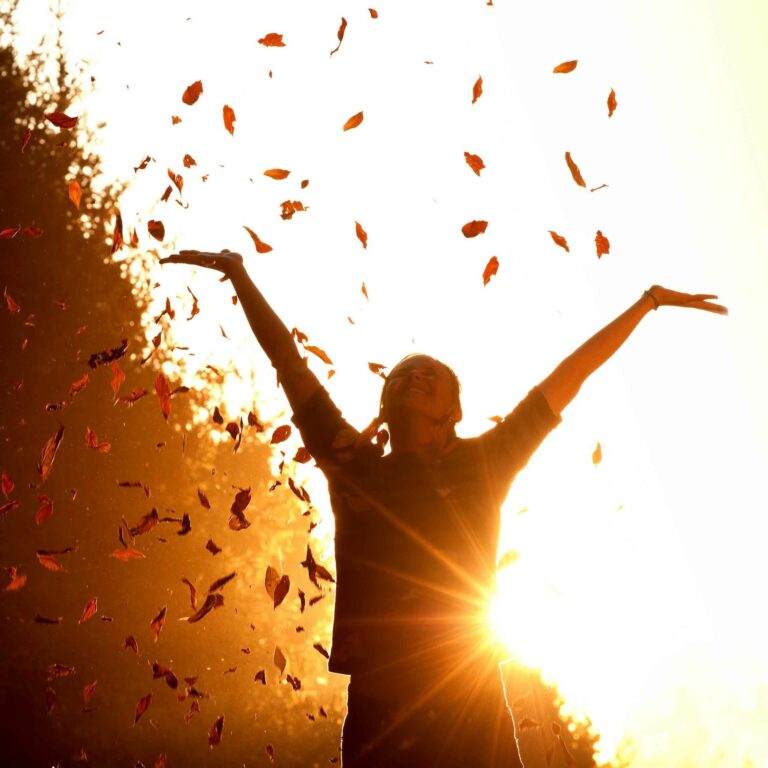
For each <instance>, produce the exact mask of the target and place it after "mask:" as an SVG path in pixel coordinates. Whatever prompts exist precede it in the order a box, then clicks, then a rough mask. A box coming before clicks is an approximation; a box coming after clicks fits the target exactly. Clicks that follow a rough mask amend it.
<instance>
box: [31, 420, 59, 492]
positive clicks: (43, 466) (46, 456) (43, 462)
mask: <svg viewBox="0 0 768 768" xmlns="http://www.w3.org/2000/svg"><path fill="white" fill-rule="evenodd" d="M63 437H64V427H63V426H62V427H59V429H58V430H57V432H56V434H55V435H53V436H52V437H49V438H48V440H47V441H46V443H45V445H44V446H43V451H42V453H41V454H40V463H39V464H38V465H37V471H38V472H39V473H40V476H41V477H42V479H43V482H45V480H46V479H47V478H48V475H50V474H51V468H52V467H53V460H54V459H55V458H56V452H57V451H58V450H59V446H60V445H61V441H62V439H63Z"/></svg>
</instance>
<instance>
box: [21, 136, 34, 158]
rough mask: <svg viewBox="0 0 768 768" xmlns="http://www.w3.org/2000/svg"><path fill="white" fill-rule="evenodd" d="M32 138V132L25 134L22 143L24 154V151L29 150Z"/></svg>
mask: <svg viewBox="0 0 768 768" xmlns="http://www.w3.org/2000/svg"><path fill="white" fill-rule="evenodd" d="M31 138H32V131H26V132H25V133H24V138H23V139H22V141H21V152H22V154H23V153H24V150H25V149H26V148H27V145H28V144H29V141H30V139H31Z"/></svg>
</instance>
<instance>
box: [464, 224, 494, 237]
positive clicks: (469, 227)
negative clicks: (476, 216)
mask: <svg viewBox="0 0 768 768" xmlns="http://www.w3.org/2000/svg"><path fill="white" fill-rule="evenodd" d="M487 227H488V222H487V221H482V220H480V221H477V220H472V221H468V222H467V223H466V224H465V225H464V226H463V227H462V228H461V232H462V234H463V235H464V237H477V236H478V235H482V234H483V232H485V230H486V228H487Z"/></svg>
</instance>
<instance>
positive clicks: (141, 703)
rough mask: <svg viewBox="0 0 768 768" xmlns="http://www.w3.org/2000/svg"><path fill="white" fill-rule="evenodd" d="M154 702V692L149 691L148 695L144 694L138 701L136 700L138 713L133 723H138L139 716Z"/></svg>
mask: <svg viewBox="0 0 768 768" xmlns="http://www.w3.org/2000/svg"><path fill="white" fill-rule="evenodd" d="M151 703H152V694H151V693H148V694H147V695H146V696H142V697H141V698H140V699H139V700H138V701H137V702H136V715H135V717H134V719H133V724H134V725H136V723H138V722H139V718H140V717H141V716H142V715H143V714H144V713H145V712H146V711H147V708H148V707H149V705H150V704H151Z"/></svg>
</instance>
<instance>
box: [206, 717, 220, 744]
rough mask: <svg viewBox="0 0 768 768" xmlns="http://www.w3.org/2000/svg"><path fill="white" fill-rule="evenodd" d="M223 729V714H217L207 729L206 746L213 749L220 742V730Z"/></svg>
mask: <svg viewBox="0 0 768 768" xmlns="http://www.w3.org/2000/svg"><path fill="white" fill-rule="evenodd" d="M223 729H224V715H219V716H218V717H217V718H216V720H215V721H214V723H213V725H212V726H211V730H210V731H208V746H209V747H210V748H211V749H213V748H214V747H218V746H219V744H221V732H222V730H223Z"/></svg>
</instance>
